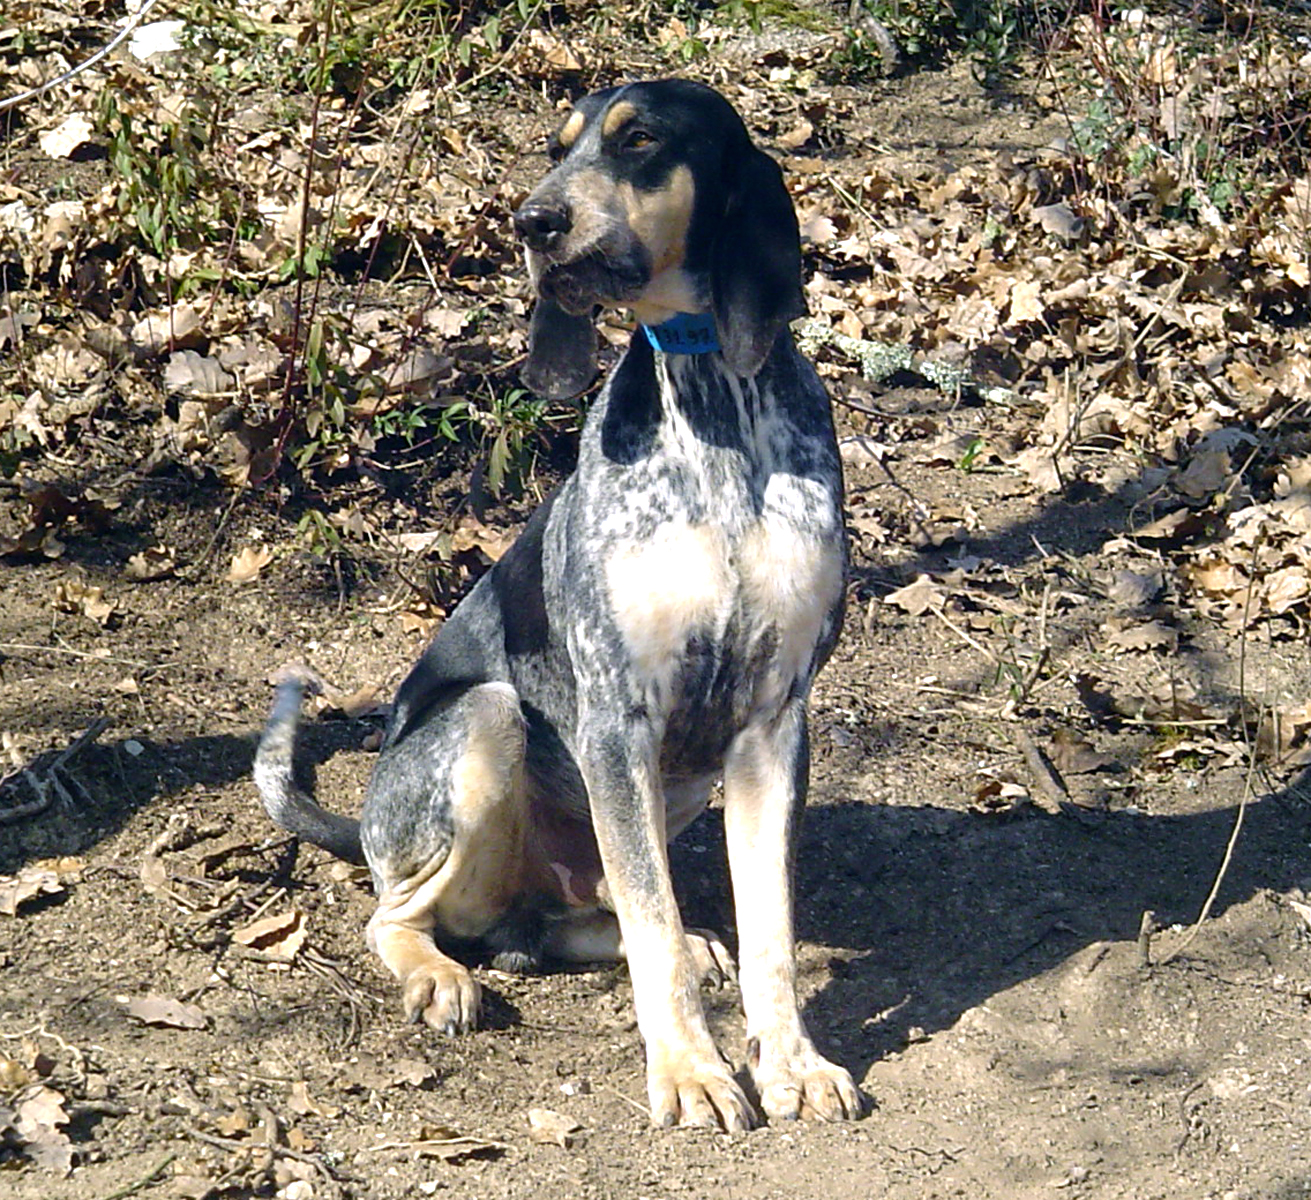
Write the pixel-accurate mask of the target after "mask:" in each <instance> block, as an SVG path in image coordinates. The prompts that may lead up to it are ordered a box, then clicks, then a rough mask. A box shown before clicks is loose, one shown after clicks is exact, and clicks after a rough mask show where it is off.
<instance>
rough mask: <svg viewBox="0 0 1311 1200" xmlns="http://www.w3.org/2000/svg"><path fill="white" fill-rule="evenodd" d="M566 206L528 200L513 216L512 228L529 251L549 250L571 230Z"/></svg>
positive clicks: (571, 218)
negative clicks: (516, 231)
mask: <svg viewBox="0 0 1311 1200" xmlns="http://www.w3.org/2000/svg"><path fill="white" fill-rule="evenodd" d="M573 224H574V222H573V216H572V214H571V213H570V212H569V207H568V205H566V204H548V203H545V202H543V201H540V200H529V201H528V203H527V204H525V205H524V206H523V207H522V208H521V209H520V210H519V211H518V212H517V213H515V214H514V227H515V229H517V230H518V231H519V236H520V237H521V238H523V240H524V241H525V242H526V243H527V245H528V248H529V249H530V250H550V249H553V248H554V247H555V245H556V244H557V243H558V242H559V241H560V239H561V238H562V237H564V235H565V234H566V233H568V232H569V230H570V229H572V228H573Z"/></svg>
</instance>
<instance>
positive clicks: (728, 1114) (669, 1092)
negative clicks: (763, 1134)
mask: <svg viewBox="0 0 1311 1200" xmlns="http://www.w3.org/2000/svg"><path fill="white" fill-rule="evenodd" d="M647 1094H648V1096H649V1097H650V1100H651V1120H652V1121H654V1122H655V1124H657V1125H660V1126H663V1127H665V1128H669V1127H671V1126H674V1125H694V1126H698V1127H701V1128H706V1129H719V1128H723V1129H726V1130H728V1132H730V1133H736V1132H741V1131H744V1130H747V1129H750V1128H752V1127H753V1126H755V1125H757V1124H759V1119H758V1118H757V1116H756V1111H755V1109H754V1108H752V1107H751V1101H750V1100H748V1099H747V1097H746V1093H745V1092H744V1091H743V1090H742V1089H741V1088H740V1087H738V1085H737V1081H736V1080H735V1079H734V1078H733V1073H732V1072H731V1071H730V1070H729V1068H728V1064H727V1063H725V1062H723V1061H722V1060H721V1059H719V1058H718V1057H710V1056H707V1057H705V1058H702V1057H700V1056H698V1055H695V1054H694V1053H692V1052H691V1051H690V1050H684V1051H682V1052H680V1053H674V1054H665V1055H650V1056H648V1062H647Z"/></svg>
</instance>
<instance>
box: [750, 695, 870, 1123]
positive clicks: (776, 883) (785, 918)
mask: <svg viewBox="0 0 1311 1200" xmlns="http://www.w3.org/2000/svg"><path fill="white" fill-rule="evenodd" d="M809 760H810V746H809V742H808V740H807V731H806V712H805V707H804V701H802V700H793V701H791V702H790V703H789V704H788V705H787V707H786V708H785V709H784V710H783V712H782V713H781V714H780V715H779V716H778V717H777V718H776V719H774V720H772V721H770V722H768V723H764V724H760V725H754V726H751V727H749V728H748V729H746V730H745V731H744V732H743V733H741V734H739V735H738V737H737V738H736V739H735V741H734V742H733V745H732V746H731V747H730V749H729V755H728V760H727V762H726V763H725V766H724V825H725V832H726V834H727V838H728V863H729V870H730V872H731V873H732V876H733V904H734V907H735V909H736V911H737V929H738V943H739V946H738V979H739V982H740V983H741V987H742V1006H743V1008H744V1009H745V1011H746V1018H747V1039H748V1041H747V1045H748V1062H749V1064H750V1067H751V1074H752V1078H753V1079H754V1080H755V1083H756V1088H757V1091H758V1092H759V1094H760V1104H761V1107H762V1108H763V1109H764V1110H765V1115H766V1116H768V1117H770V1118H771V1119H774V1120H777V1119H784V1120H792V1119H795V1118H797V1117H798V1116H813V1117H817V1118H819V1119H820V1120H824V1121H838V1120H842V1119H843V1118H850V1117H856V1116H859V1115H860V1109H861V1101H860V1093H859V1092H858V1091H857V1090H856V1086H855V1084H854V1083H853V1082H852V1079H851V1076H850V1074H848V1073H847V1072H846V1071H845V1070H843V1068H841V1067H839V1066H836V1065H834V1064H833V1063H831V1062H829V1061H828V1060H827V1059H826V1058H824V1057H822V1056H821V1055H820V1054H819V1052H818V1051H817V1050H816V1049H815V1047H814V1045H813V1044H812V1042H811V1040H810V1035H809V1034H808V1033H807V1032H806V1028H805V1025H804V1023H803V1022H802V1019H801V1013H800V1011H799V1009H798V1007H797V987H796V955H795V948H794V945H793V929H792V826H793V822H794V818H795V816H796V814H797V813H798V812H799V811H800V809H801V806H802V805H803V804H804V803H805V796H806V787H807V782H808V777H809V769H810V761H809Z"/></svg>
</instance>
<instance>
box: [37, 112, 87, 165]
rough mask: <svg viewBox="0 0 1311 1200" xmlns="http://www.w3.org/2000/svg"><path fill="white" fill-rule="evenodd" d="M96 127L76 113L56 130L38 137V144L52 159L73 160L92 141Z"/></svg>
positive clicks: (48, 131)
mask: <svg viewBox="0 0 1311 1200" xmlns="http://www.w3.org/2000/svg"><path fill="white" fill-rule="evenodd" d="M94 132H95V127H94V126H93V125H92V124H91V122H90V120H89V119H88V118H87V117H86V116H84V115H83V114H82V113H74V114H73V115H72V116H71V117H68V118H66V119H65V120H64V121H62V122H61V123H60V124H59V125H57V126H55V128H54V129H47V130H46V131H45V133H42V134H40V135H38V137H37V139H36V140H37V143H38V145H40V147H41V150H42V151H43V152H44V153H45V154H46V155H48V156H49V157H50V158H71V157H72V156H73V155H74V154H75V153H76V152H77V151H78V150H79V149H81V148H82V147H83V146H85V145H86V144H87V142H89V141H90V140H91V135H92V134H93V133H94Z"/></svg>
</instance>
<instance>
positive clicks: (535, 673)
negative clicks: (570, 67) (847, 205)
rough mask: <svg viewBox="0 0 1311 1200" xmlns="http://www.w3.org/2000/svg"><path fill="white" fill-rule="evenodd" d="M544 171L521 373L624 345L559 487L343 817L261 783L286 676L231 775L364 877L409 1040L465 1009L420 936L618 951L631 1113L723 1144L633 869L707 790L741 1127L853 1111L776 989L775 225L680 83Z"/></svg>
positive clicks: (788, 275) (782, 561)
mask: <svg viewBox="0 0 1311 1200" xmlns="http://www.w3.org/2000/svg"><path fill="white" fill-rule="evenodd" d="M551 157H552V160H553V161H554V163H555V166H554V169H553V170H552V171H551V172H550V173H549V174H548V175H547V176H546V178H545V179H543V180H542V182H541V183H540V184H539V185H538V187H537V188H536V189H535V190H534V191H533V192H532V193H531V195H530V196H529V197H528V199H527V200H526V201H525V202H524V203H523V205H522V207H520V209H519V210H518V212H517V213H516V214H515V217H514V223H515V226H516V228H517V230H518V232H519V234H520V236H521V237H522V239H523V241H524V242H525V244H526V246H527V258H528V267H529V273H530V276H531V278H532V281H533V284H534V286H535V288H536V292H537V297H538V299H537V304H536V307H535V310H534V313H533V317H532V321H531V326H530V330H529V350H528V359H527V363H526V366H525V371H524V376H525V380H526V382H527V383H528V384H529V385H530V386H531V387H532V388H533V390H534V391H536V392H537V393H538V394H541V395H545V396H548V397H552V398H565V397H568V396H573V395H576V394H578V393H579V392H581V391H582V390H584V389H585V388H586V386H587V384H588V383H589V382H590V380H591V379H592V377H593V375H594V373H595V336H596V335H595V330H594V327H593V324H592V320H593V313H594V310H595V308H596V306H598V305H620V306H624V307H627V308H630V309H631V310H632V311H633V313H634V315H635V316H636V318H637V321H638V322H639V323H640V325H641V329H639V330H638V331H637V332H636V333H635V334H634V336H633V338H632V340H631V343H630V345H629V346H628V349H627V351H626V352H625V353H624V356H623V358H622V359H621V360H620V362H619V364H618V365H617V366H616V367H615V369H614V371H613V373H612V374H611V376H610V378H609V380H608V382H607V383H606V384H605V387H604V388H603V390H602V391H601V394H600V397H599V399H598V400H597V401H596V403H595V404H594V406H593V407H592V410H591V413H590V416H589V417H588V419H587V422H586V426H585V428H584V430H583V433H582V439H581V445H580V447H579V455H578V468H577V470H576V471H575V472H574V474H573V476H572V477H571V478H570V479H569V480H567V481H566V482H565V484H564V485H563V486H562V487H561V488H560V489H559V490H558V491H557V492H556V493H555V494H554V496H553V497H551V498H550V499H549V500H547V502H546V503H545V504H543V505H542V506H541V508H539V509H538V510H537V512H536V513H535V514H534V515H533V517H532V518H531V520H530V521H529V522H528V524H527V526H526V527H525V528H524V530H523V532H522V534H521V535H520V536H519V538H518V540H517V541H516V542H515V543H514V545H513V547H512V548H511V549H510V550H509V551H508V552H507V553H506V554H505V555H504V556H503V557H502V558H501V559H500V561H499V562H497V563H496V565H495V566H494V567H492V569H491V570H490V571H489V572H488V573H487V574H486V575H485V576H483V578H482V579H480V580H479V582H478V583H477V585H476V586H475V587H474V588H473V590H472V591H471V592H470V593H469V595H468V597H467V598H466V599H465V600H464V601H463V603H461V604H460V605H459V607H458V608H457V609H456V611H455V612H454V613H453V614H452V615H451V616H450V618H449V619H448V620H447V621H446V622H445V624H444V625H443V626H442V627H441V629H440V630H439V631H438V633H437V635H436V637H435V638H434V640H433V641H432V643H431V645H429V647H428V648H427V650H426V651H425V652H424V654H423V657H422V658H421V659H420V660H419V662H418V663H417V664H416V665H415V667H414V669H413V670H412V671H411V673H410V675H409V677H408V678H407V679H406V680H405V681H404V683H402V685H401V687H400V690H399V692H398V693H397V696H396V703H395V707H394V710H393V712H392V715H391V719H390V724H389V726H388V730H387V734H386V738H385V742H384V745H383V748H382V751H381V753H380V755H379V758H378V761H377V765H376V766H375V767H374V770H373V775H372V778H371V781H370V783H369V788H368V793H367V796H366V799H365V802H364V809H363V816H362V818H361V820H360V822H359V823H358V824H357V823H356V822H354V821H350V820H347V819H346V818H343V817H340V816H337V815H334V814H332V813H329V812H327V811H325V810H324V809H322V808H320V807H319V806H318V805H317V804H316V803H315V802H314V801H313V800H312V799H310V797H309V796H307V795H306V794H305V793H304V792H302V791H300V790H299V789H298V788H297V787H296V785H295V783H294V782H293V779H292V770H291V757H292V746H293V742H294V738H295V733H296V726H297V722H298V714H299V711H300V706H301V697H302V693H303V690H304V687H305V682H304V680H303V679H302V678H297V677H295V676H293V677H291V678H288V679H287V680H286V681H285V682H283V683H282V684H281V685H280V686H279V690H278V694H277V696H276V699H275V703H274V709H273V713H272V715H271V717H270V719H269V722H268V725H267V727H266V728H265V731H264V735H263V738H262V740H261V742H260V746H259V751H258V755H257V758H256V764H255V776H256V780H257V782H258V785H259V789H260V792H261V794H262V796H263V800H264V804H265V807H266V808H267V810H268V812H269V814H270V815H271V816H272V817H273V819H274V820H275V821H277V822H279V823H280V824H282V825H283V826H285V827H286V828H288V829H289V830H291V831H293V832H294V833H296V834H299V835H300V836H302V837H304V838H306V839H308V840H309V841H312V842H314V843H316V844H318V845H320V846H323V847H325V848H327V849H328V850H330V851H332V852H333V853H335V854H337V855H339V856H341V857H343V858H347V859H355V860H359V859H360V858H361V856H362V857H363V859H364V860H365V861H367V863H368V865H369V868H370V870H371V871H372V873H373V879H374V883H375V887H376V889H377V894H378V906H377V911H376V912H375V914H374V915H373V917H372V919H371V920H370V921H369V925H368V941H369V945H370V946H371V947H372V948H373V949H374V950H375V951H376V952H377V954H378V956H379V957H380V958H381V959H382V961H383V962H384V963H385V964H386V966H387V967H388V969H389V970H390V971H391V972H392V973H393V974H394V975H395V976H396V978H397V979H398V980H399V981H400V984H401V988H402V992H403V997H404V1007H405V1012H406V1013H407V1015H408V1016H409V1017H410V1018H411V1019H413V1020H420V1019H421V1020H423V1021H425V1022H427V1024H428V1025H430V1026H431V1027H432V1028H434V1029H436V1030H439V1031H443V1032H448V1033H455V1032H460V1031H463V1030H467V1029H469V1028H471V1027H472V1026H473V1025H474V1024H475V1022H476V1020H477V1017H478V1005H479V991H478V985H477V984H476V983H475V981H474V980H473V978H472V977H471V975H470V973H469V971H468V970H467V969H466V968H465V967H464V966H462V965H460V964H459V963H457V962H455V961H454V960H453V959H452V958H450V957H448V956H447V955H446V954H444V953H443V952H442V951H441V950H440V949H438V945H437V942H438V941H440V942H442V943H443V944H444V945H446V946H447V947H448V948H450V946H451V945H453V944H456V943H458V942H460V941H463V940H466V939H476V940H478V941H480V942H481V943H482V944H483V945H484V946H486V947H487V948H489V949H490V950H491V951H492V952H493V953H494V955H495V957H494V958H493V964H494V965H496V966H500V967H505V968H510V969H521V970H524V969H532V968H533V967H535V966H536V965H537V964H538V963H539V962H540V961H542V960H543V959H554V960H557V961H564V962H597V961H603V960H615V959H618V958H625V959H626V960H627V962H628V967H629V971H630V972H631V975H632V981H633V993H634V997H635V1001H636V1007H637V1018H638V1025H639V1028H640V1030H641V1034H642V1037H643V1039H644V1042H645V1046H646V1059H647V1078H648V1091H649V1096H650V1104H651V1116H652V1118H653V1120H654V1121H655V1122H656V1123H657V1124H660V1125H672V1124H677V1123H682V1124H687V1125H709V1126H713V1125H722V1126H723V1127H724V1128H726V1129H730V1130H739V1129H746V1128H748V1127H750V1126H751V1125H752V1124H754V1123H755V1122H756V1120H757V1115H756V1110H755V1108H754V1107H753V1104H752V1102H751V1101H750V1100H748V1098H747V1095H746V1093H745V1092H744V1091H743V1089H742V1088H741V1087H740V1086H739V1085H738V1083H737V1081H736V1080H735V1078H734V1075H733V1072H732V1070H731V1069H730V1067H729V1066H728V1065H727V1064H726V1063H725V1061H724V1059H723V1058H722V1057H721V1056H720V1054H719V1053H718V1052H717V1050H716V1048H715V1045H714V1043H713V1041H712V1039H711V1036H710V1033H709V1031H708V1029H707V1026H706V1021H705V1016H704V1014H703V1011H702V1006H701V1001H700V996H699V985H700V982H701V981H702V979H703V977H704V976H706V975H711V976H713V975H716V974H722V973H724V972H726V971H728V970H731V961H730V960H729V959H728V956H727V952H726V951H725V949H724V947H723V945H722V944H721V943H720V942H719V941H718V940H717V939H716V938H714V937H713V935H709V934H705V933H701V932H697V931H688V930H685V929H684V927H683V924H682V921H681V919H680V916H679V911H678V906H677V903H676V902H675V899H674V890H673V886H672V884H671V882H670V874H669V861H668V854H667V850H666V847H667V844H668V842H669V841H670V840H671V839H672V838H673V837H675V836H676V835H677V834H678V833H679V831H680V830H682V829H684V828H686V826H687V825H688V824H689V822H691V821H692V820H693V819H694V818H695V817H696V816H697V815H698V814H699V813H700V812H701V811H702V810H703V809H704V808H705V806H706V804H707V801H708V798H709V796H710V791H711V787H712V786H713V784H714V781H715V780H716V779H717V778H722V780H723V800H724V822H725V829H726V834H727V842H728V856H729V866H730V869H731V875H732V886H733V896H734V902H735V905H736V912H737V929H738V938H739V961H740V970H739V978H740V984H741V991H742V1000H743V1005H744V1008H745V1012H746V1023H747V1036H748V1043H747V1063H748V1066H749V1070H750V1074H751V1078H752V1082H753V1084H754V1088H755V1093H756V1097H757V1099H758V1102H759V1106H760V1107H761V1108H762V1109H763V1110H764V1113H765V1114H766V1115H767V1116H769V1117H770V1118H775V1119H777V1118H795V1117H797V1116H799V1115H811V1116H814V1117H817V1118H819V1119H823V1120H837V1119H843V1118H851V1117H855V1116H857V1115H858V1113H859V1111H860V1106H861V1105H860V1094H859V1093H858V1092H857V1090H856V1087H855V1085H854V1084H853V1083H852V1080H851V1077H850V1075H849V1074H848V1073H847V1072H846V1071H845V1070H843V1069H842V1068H841V1067H838V1066H835V1065H834V1064H832V1063H830V1062H828V1061H827V1060H825V1059H824V1058H823V1057H821V1056H820V1054H819V1053H818V1052H817V1051H816V1050H815V1047H814V1045H813V1044H812V1042H811V1039H810V1037H809V1035H808V1034H807V1032H806V1028H805V1025H804V1024H803V1022H802V1018H801V1015H800V1012H799V1009H798V1002H797V995H796V967H795V957H794V949H793V928H792V895H791V882H790V865H791V848H792V833H793V823H794V820H795V819H796V816H797V814H798V810H799V809H800V807H801V805H802V804H803V803H804V801H805V794H806V788H807V782H808V773H809V746H808V740H807V728H806V705H807V697H808V694H809V692H810V686H811V682H812V680H813V679H814V677H815V673H816V672H817V671H818V670H819V668H820V666H821V665H822V664H823V663H824V661H825V660H826V658H827V657H828V655H829V653H830V651H831V650H832V647H833V644H834V642H835V641H836V639H837V636H838V630H839V625H840V622H841V619H842V609H843V595H844V573H845V565H846V547H845V537H844V531H843V522H842V510H841V504H842V473H841V466H840V462H839V458H838V451H837V445H836V441H835V438H834V433H833V424H832V417H831V414H830V411H829V402H828V397H827V395H826V394H825V392H824V388H823V385H822V384H821V383H820V381H819V379H818V377H817V376H816V374H815V372H814V369H813V368H812V367H811V366H810V364H809V363H808V362H806V361H805V359H803V358H802V357H801V355H800V354H799V353H798V352H797V349H796V347H795V345H794V344H793V340H792V336H791V333H790V331H789V329H788V322H789V320H790V319H792V318H793V317H796V316H798V315H800V314H801V313H802V312H803V307H804V306H803V299H802V292H801V251H800V241H799V238H798V233H797V220H796V215H795V212H794V211H793V208H792V203H791V201H790V199H789V197H788V194H787V190H786V188H785V187H784V184H783V179H782V174H781V172H780V171H779V168H778V166H777V165H776V164H775V162H774V161H773V160H772V159H771V158H770V157H769V156H768V155H766V154H764V153H763V152H762V151H760V150H758V149H756V148H755V147H754V146H753V145H752V143H751V140H750V137H749V135H748V133H747V131H746V128H745V127H744V125H743V123H742V121H741V118H740V117H738V115H737V113H736V112H735V111H734V110H733V108H732V107H731V106H730V105H729V104H728V102H727V101H726V100H725V99H724V98H723V97H722V96H720V95H719V94H718V93H717V92H714V91H712V90H711V89H709V88H707V87H703V86H701V85H699V84H696V83H692V82H688V81H685V80H677V79H670V80H660V81H655V82H648V83H636V84H631V85H628V86H625V87H618V88H612V89H609V90H607V91H602V92H597V93H595V94H594V95H590V96H587V97H585V98H584V99H583V100H581V101H580V102H579V103H578V105H577V107H576V108H575V109H574V110H573V112H572V114H571V115H570V116H569V118H568V119H567V120H566V121H565V122H564V125H563V127H562V128H561V129H560V130H559V132H558V134H556V136H555V137H554V138H553V139H552V143H551ZM434 938H436V939H437V940H436V941H435V940H434Z"/></svg>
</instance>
